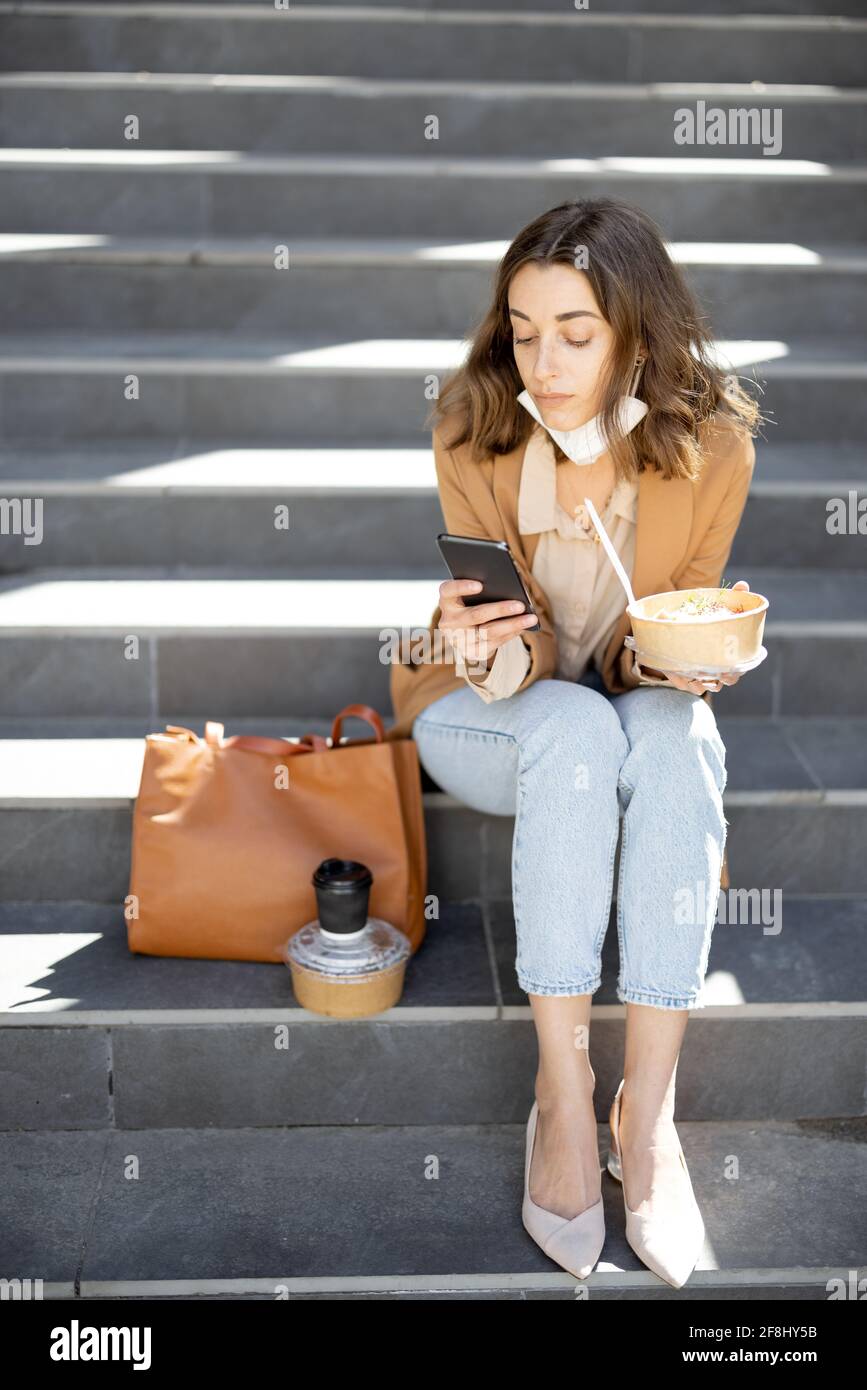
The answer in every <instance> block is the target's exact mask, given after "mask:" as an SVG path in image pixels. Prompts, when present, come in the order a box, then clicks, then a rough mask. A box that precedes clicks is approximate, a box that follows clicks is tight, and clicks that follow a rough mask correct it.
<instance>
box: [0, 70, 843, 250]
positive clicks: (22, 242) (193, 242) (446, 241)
mask: <svg viewBox="0 0 867 1390" xmlns="http://www.w3.org/2000/svg"><path fill="white" fill-rule="evenodd" d="M865 100H867V93H865ZM53 240H56V241H57V242H58V243H60V244H57V245H52V244H51V243H52V241H53ZM94 240H99V239H98V238H93V237H90V236H88V234H87V233H79V232H75V233H57V234H56V237H55V238H52V235H51V233H48V232H46V233H39V232H20V233H19V232H2V233H0V251H2V253H3V259H2V263H0V264H2V265H7V264H11V263H18V262H21V261H40V262H45V263H54V264H59V265H63V264H70V263H74V264H93V265H102V264H104V263H106V262H109V263H114V264H122V265H135V266H139V267H140V266H145V265H152V264H158V265H183V266H187V265H194V266H197V267H201V266H203V265H207V266H211V267H216V268H222V269H228V268H232V267H240V268H259V267H265V268H267V269H273V265H274V239H273V238H271V239H270V241H269V240H267V239H262V238H259V239H256V238H251V237H219V236H213V237H207V236H191V237H183V236H177V235H176V236H166V237H148V238H145V239H142V240H140V239H137V238H134V237H129V236H125V235H121V236H113V237H111V239H110V241H109V242H108V243H107V244H103V245H90V244H89V243H90V242H92V241H94ZM724 244H725V245H727V246H731V247H732V248H733V249H732V253H731V254H730V255H729V256H728V257H722V258H721V257H718V256H714V257H713V258H710V257H709V256H708V257H707V258H705V256H704V255H703V252H702V248H703V247H705V246H716V245H717V243H715V242H702V241H689V242H678V241H673V242H671V243H669V247H670V250H671V252H672V253H673V258H674V260H675V261H676V262H677V263H678V264H679V265H683V266H687V267H693V268H695V269H702V270H704V271H715V270H725V271H737V272H752V273H755V274H762V273H765V272H767V273H775V272H798V273H800V272H802V271H805V272H810V273H815V274H822V273H829V272H840V271H843V272H851V273H855V274H863V273H865V272H867V250H862V249H861V248H860V247H859V246H858V245H856V244H850V243H846V244H836V243H835V244H827V245H826V244H822V245H818V244H816V243H813V245H811V247H810V252H811V253H812V254H814V255H815V257H816V259H815V260H813V259H810V258H809V256H808V257H807V258H805V259H804V260H797V259H795V260H779V261H768V260H762V259H759V258H756V259H754V260H749V259H747V257H746V255H743V256H738V255H737V248H738V247H740V246H752V245H754V244H759V245H762V246H767V247H768V249H772V248H773V247H774V245H777V244H778V243H774V242H768V243H764V242H762V243H752V242H746V243H742V242H735V241H731V240H727V241H726V242H725V243H724ZM476 245H478V246H479V247H483V248H484V250H481V249H480V250H479V252H478V253H475V254H474V253H473V252H472V250H471V249H467V250H466V251H465V252H463V253H461V251H460V248H461V247H466V248H472V247H473V246H476ZM500 245H501V246H502V250H501V251H500V252H499V253H498V252H497V251H495V250H494V249H493V248H494V247H495V246H500ZM786 245H788V243H786ZM507 246H508V242H507V241H503V242H502V243H499V242H492V241H491V240H490V239H485V240H483V241H482V242H474V241H473V239H472V238H471V237H459V238H457V239H455V238H448V237H432V238H431V239H430V240H427V239H424V238H419V237H414V238H413V237H403V238H400V237H362V238H358V239H350V238H337V237H322V238H321V239H320V240H318V241H316V240H312V239H310V238H300V239H299V240H298V241H296V242H294V243H292V244H291V245H290V247H289V251H290V255H291V258H292V261H293V263H294V264H295V265H296V267H297V266H300V265H303V266H306V267H314V268H315V267H317V266H322V267H331V266H335V265H336V266H345V267H347V268H358V267H363V266H370V267H375V268H377V269H380V270H381V269H397V268H400V269H406V268H410V269H413V270H420V271H438V270H439V271H442V270H454V269H462V270H465V269H473V270H475V269H479V268H486V267H493V266H494V265H496V264H497V262H498V260H499V259H500V256H501V255H502V253H503V252H505V250H506V248H507ZM438 250H442V251H443V252H444V254H443V255H442V256H438V255H437V254H436V253H437V251H438ZM422 252H424V253H425V254H423V255H422V254H421V253H422Z"/></svg>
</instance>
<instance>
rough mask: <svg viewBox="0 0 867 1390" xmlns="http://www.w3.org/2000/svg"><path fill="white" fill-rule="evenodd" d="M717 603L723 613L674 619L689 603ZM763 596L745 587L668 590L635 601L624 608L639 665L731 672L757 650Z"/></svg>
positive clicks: (762, 623) (765, 605)
mask: <svg viewBox="0 0 867 1390" xmlns="http://www.w3.org/2000/svg"><path fill="white" fill-rule="evenodd" d="M694 600H698V601H699V604H700V602H701V601H705V602H709V603H721V604H723V605H724V606H725V609H727V610H728V611H727V612H722V611H719V612H718V611H709V612H707V613H706V614H705V615H703V616H697V615H696V616H691V617H688V616H686V615H685V616H684V617H682V618H675V617H673V616H671V615H672V613H673V611H675V610H677V609H680V608H682V607H683V606H684V605H685V604H686V605H687V606H688V607H690V608H691V607H693V603H692V601H694ZM767 611H768V600H767V599H766V598H765V597H764V595H763V594H754V593H752V592H751V591H750V590H749V589H672V590H669V591H667V592H666V593H662V594H649V595H648V596H647V597H646V598H640V599H637V600H636V602H635V603H634V604H630V605H629V606H628V608H627V609H626V612H627V614H628V615H629V618H630V620H631V622H632V632H633V635H634V637H635V643H636V646H637V647H638V648H639V650H640V651H641V653H642V656H641V660H642V663H643V664H644V665H647V666H652V667H654V668H655V669H656V670H658V671H665V670H673V671H677V670H704V669H705V668H713V667H717V668H718V669H723V670H733V669H734V668H735V667H736V666H740V665H742V664H744V663H746V662H750V661H754V660H756V659H757V658H758V657H759V656H760V654H761V650H762V636H763V634H764V631H765V614H766V613H767Z"/></svg>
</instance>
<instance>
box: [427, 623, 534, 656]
mask: <svg viewBox="0 0 867 1390" xmlns="http://www.w3.org/2000/svg"><path fill="white" fill-rule="evenodd" d="M535 621H536V619H535V617H534V616H533V614H532V613H530V614H527V613H523V614H521V615H519V616H518V617H517V618H505V619H502V620H501V621H500V622H496V623H488V625H487V626H486V627H460V628H450V629H448V631H449V640H450V642H451V645H452V647H453V648H455V649H456V650H458V651H460V653H461V655H462V656H463V658H464V660H465V661H486V660H487V659H488V657H489V656H491V655H492V654H493V653H494V652H495V651H496V650H497V648H498V647H501V646H502V645H503V643H504V642H507V641H508V640H509V639H510V638H512V637H514V636H515V634H516V633H518V632H521V631H523V630H524V628H526V627H527V626H532V624H533V623H535Z"/></svg>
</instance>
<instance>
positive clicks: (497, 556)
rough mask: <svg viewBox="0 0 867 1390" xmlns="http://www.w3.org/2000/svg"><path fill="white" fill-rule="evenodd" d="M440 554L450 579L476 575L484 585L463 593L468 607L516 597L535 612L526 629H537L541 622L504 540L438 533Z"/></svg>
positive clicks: (529, 630) (527, 609) (530, 611)
mask: <svg viewBox="0 0 867 1390" xmlns="http://www.w3.org/2000/svg"><path fill="white" fill-rule="evenodd" d="M437 545H438V546H439V551H440V554H441V555H442V557H443V559H444V560H445V562H446V568H447V569H448V571H449V574H450V575H451V577H452V579H478V580H479V581H480V582H481V583H482V585H483V586H484V587H483V588H482V589H480V590H479V592H478V593H477V594H464V595H463V601H464V603H466V604H467V605H468V607H470V608H475V607H477V606H478V605H479V604H480V603H502V602H504V601H515V600H517V601H518V602H520V603H523V604H525V605H526V609H525V611H526V612H527V613H532V614H534V615H535V616H536V623H535V625H534V626H533V627H527V628H524V631H525V632H539V631H540V630H541V627H542V624H541V623H540V622H539V621H538V615H537V614H536V610H535V608H534V607H533V603H532V600H531V598H530V595H529V594H528V593H527V590H526V588H525V586H524V581H523V580H522V578H521V576H520V574H519V573H518V567H517V565H516V564H515V560H514V557H513V555H512V552H511V550H510V549H509V546H508V542H507V541H486V540H479V539H478V537H476V536H450V535H447V534H446V533H445V532H443V533H441V534H440V535H439V536H437Z"/></svg>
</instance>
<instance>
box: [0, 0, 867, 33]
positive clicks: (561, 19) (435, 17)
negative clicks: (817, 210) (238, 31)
mask: <svg viewBox="0 0 867 1390" xmlns="http://www.w3.org/2000/svg"><path fill="white" fill-rule="evenodd" d="M221 11H222V12H223V13H222V14H221ZM349 13H350V14H351V16H352V19H353V21H354V22H356V23H360V22H361V21H363V20H366V21H368V22H371V23H374V24H376V23H380V24H389V25H392V26H395V25H397V24H403V25H406V26H408V27H409V26H418V25H419V24H425V25H427V26H430V25H432V24H436V25H437V27H440V26H443V25H446V24H454V25H461V26H466V27H474V26H475V27H479V28H491V27H493V25H494V24H496V25H497V26H498V27H499V26H500V25H502V24H503V23H504V22H508V23H509V24H512V25H514V26H515V27H516V28H517V27H521V28H533V29H541V28H545V29H549V28H563V27H564V26H566V25H570V26H571V25H574V23H575V20H574V18H572V17H571V16H569V15H561V14H559V13H558V12H557V11H556V10H533V8H532V4H531V0H527V5H526V8H525V9H522V10H506V11H503V12H502V13H501V12H499V11H491V10H470V11H467V10H461V9H447V8H444V9H439V8H433V9H431V8H429V7H419V8H417V9H409V8H405V9H403V8H400V9H397V10H395V9H391V8H388V7H382V6H379V5H376V4H374V5H357V6H352V7H351V9H350V11H349ZM4 14H5V15H15V16H16V17H17V18H28V19H40V18H50V17H52V16H61V15H62V16H64V17H68V16H71V17H73V18H78V19H98V18H100V17H101V16H102V15H103V14H106V15H108V14H111V15H112V16H113V17H117V18H120V19H126V20H140V19H141V17H142V15H143V14H144V15H146V16H147V17H148V18H150V19H158V20H159V19H178V18H183V19H195V20H197V21H200V22H201V23H204V21H205V19H208V20H209V21H213V20H214V19H219V18H224V19H232V20H237V21H238V22H239V23H268V22H271V23H275V22H276V23H280V24H286V23H294V24H296V25H301V24H305V23H306V24H323V25H328V24H338V23H345V22H346V18H347V12H346V11H345V10H344V9H343V8H341V7H339V6H335V7H334V11H332V10H331V7H327V6H323V7H322V8H321V9H318V8H317V9H313V10H311V9H310V8H305V9H304V10H303V12H302V13H301V14H293V13H292V9H291V8H290V9H287V10H272V9H269V8H263V9H261V10H260V9H258V8H254V7H253V6H250V7H249V9H247V8H245V7H244V6H242V5H233V4H232V3H231V0H228V2H227V3H224V4H221V3H219V0H218V2H217V3H215V4H213V5H209V6H207V7H206V6H202V7H201V9H199V8H197V7H196V6H191V5H185V4H184V3H183V0H180V3H173V2H172V0H159V3H156V4H151V5H148V4H142V3H141V0H138V2H137V0H113V3H112V4H111V5H110V6H102V5H97V6H94V5H92V4H88V3H87V0H69V2H68V3H65V4H63V3H57V0H55V3H53V4H52V3H46V2H45V0H3V3H2V4H0V15H4ZM579 22H580V23H581V24H582V25H583V26H584V27H589V28H592V29H629V30H632V29H635V28H639V29H641V28H644V29H676V30H684V29H698V30H720V31H721V32H723V33H727V32H728V31H729V30H730V29H743V30H745V31H747V32H748V33H757V32H761V31H762V30H769V31H777V32H779V31H780V30H792V29H794V30H798V31H801V32H803V33H806V34H809V33H815V32H817V31H819V32H826V33H827V32H831V33H835V34H840V35H845V34H846V33H847V32H850V33H855V34H858V33H863V32H864V31H865V30H867V22H865V21H864V20H863V19H861V18H860V16H853V15H841V16H837V15H803V14H794V15H788V14H783V15H774V14H771V15H763V14H759V15H751V14H732V15H702V14H691V13H689V11H687V12H685V13H683V14H641V13H638V14H632V13H627V14H623V13H617V14H605V13H601V14H600V13H596V12H595V11H594V12H589V11H588V12H584V13H582V15H581V19H580V21H579Z"/></svg>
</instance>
